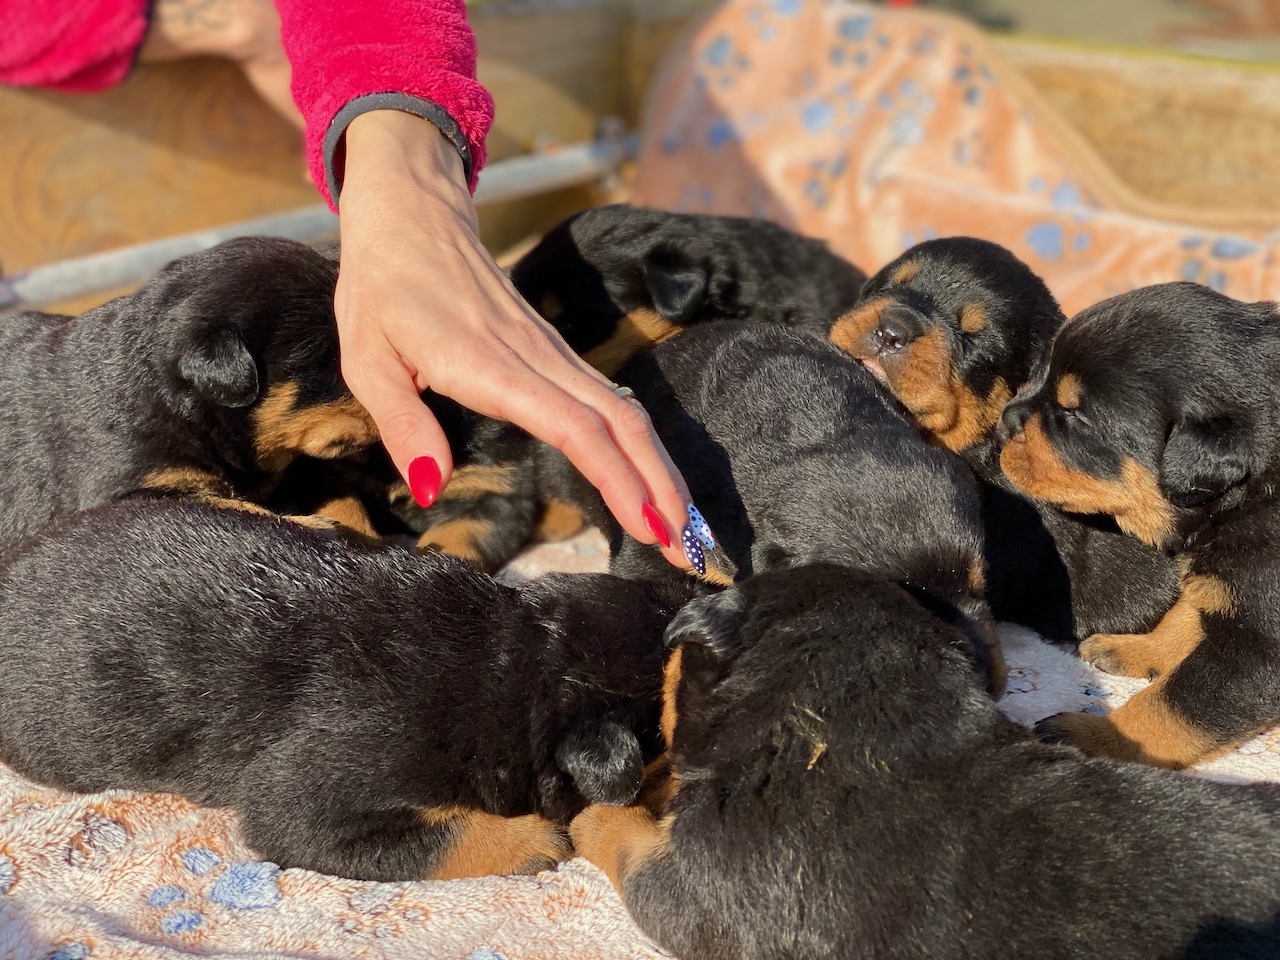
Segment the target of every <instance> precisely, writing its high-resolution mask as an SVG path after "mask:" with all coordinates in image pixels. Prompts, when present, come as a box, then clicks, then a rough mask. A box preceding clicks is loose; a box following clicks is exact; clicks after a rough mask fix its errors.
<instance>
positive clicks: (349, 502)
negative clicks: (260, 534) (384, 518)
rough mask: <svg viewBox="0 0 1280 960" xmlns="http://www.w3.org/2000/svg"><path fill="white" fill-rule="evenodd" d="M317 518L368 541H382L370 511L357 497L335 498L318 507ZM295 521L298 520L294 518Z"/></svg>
mask: <svg viewBox="0 0 1280 960" xmlns="http://www.w3.org/2000/svg"><path fill="white" fill-rule="evenodd" d="M316 516H319V517H325V518H327V519H329V520H332V521H333V522H334V523H336V524H338V526H340V527H343V528H345V529H346V530H350V531H351V532H352V533H357V534H359V535H360V536H362V537H364V538H365V539H367V540H380V539H381V537H380V536H379V535H378V531H377V530H375V529H374V527H373V520H372V519H370V517H369V511H368V510H366V509H365V506H364V504H363V503H361V502H360V498H359V497H357V496H345V497H334V498H333V499H332V500H326V501H325V502H324V503H322V504H320V506H318V507H316ZM293 519H297V518H296V517H294V518H293Z"/></svg>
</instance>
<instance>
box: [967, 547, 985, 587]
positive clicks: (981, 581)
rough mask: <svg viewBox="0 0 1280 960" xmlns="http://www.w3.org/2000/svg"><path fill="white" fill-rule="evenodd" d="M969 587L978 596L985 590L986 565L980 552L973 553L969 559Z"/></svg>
mask: <svg viewBox="0 0 1280 960" xmlns="http://www.w3.org/2000/svg"><path fill="white" fill-rule="evenodd" d="M969 588H970V589H971V590H973V592H974V593H976V594H977V595H978V596H982V595H983V594H984V593H986V592H987V565H986V563H985V562H984V561H983V559H982V555H981V554H974V555H973V557H972V558H971V559H970V560H969Z"/></svg>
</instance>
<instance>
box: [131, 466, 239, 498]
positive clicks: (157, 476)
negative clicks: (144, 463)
mask: <svg viewBox="0 0 1280 960" xmlns="http://www.w3.org/2000/svg"><path fill="white" fill-rule="evenodd" d="M141 487H142V489H144V490H168V491H172V492H173V493H185V494H188V495H201V494H207V495H209V496H214V497H232V496H234V494H235V490H234V488H233V487H232V486H231V484H230V483H229V482H228V481H227V480H226V479H225V478H224V477H220V476H218V474H216V473H213V472H211V471H209V470H202V469H200V468H199V467H161V468H160V469H159V470H152V471H151V472H150V473H148V474H147V475H146V476H145V477H143V478H142V483H141Z"/></svg>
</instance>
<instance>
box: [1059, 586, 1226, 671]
mask: <svg viewBox="0 0 1280 960" xmlns="http://www.w3.org/2000/svg"><path fill="white" fill-rule="evenodd" d="M1234 608H1235V598H1234V597H1233V596H1232V594H1231V588H1230V587H1229V586H1228V585H1227V584H1226V582H1224V581H1222V580H1220V579H1218V578H1217V577H1213V576H1206V575H1204V574H1195V575H1192V576H1189V577H1187V578H1186V579H1184V580H1183V583H1182V594H1181V596H1179V597H1178V600H1177V602H1176V603H1174V605H1173V606H1172V607H1171V608H1170V609H1169V611H1168V612H1167V613H1165V615H1164V616H1163V617H1162V618H1161V619H1160V622H1159V623H1157V624H1156V625H1155V626H1154V627H1153V628H1152V629H1151V632H1150V633H1097V634H1094V635H1093V636H1092V637H1089V638H1088V639H1087V640H1085V641H1084V642H1083V643H1081V644H1080V657H1081V658H1082V659H1083V660H1085V661H1087V662H1089V663H1092V664H1093V665H1094V666H1095V667H1097V668H1098V669H1099V670H1105V671H1106V672H1107V673H1114V674H1118V675H1119V676H1123V677H1142V678H1144V679H1146V678H1153V677H1157V676H1163V675H1164V674H1166V673H1169V672H1170V671H1172V670H1173V669H1174V668H1175V667H1177V666H1178V664H1180V663H1181V662H1182V661H1183V660H1185V659H1186V658H1187V657H1188V656H1189V655H1190V654H1191V651H1193V650H1194V649H1195V648H1196V647H1198V646H1199V645H1200V642H1201V641H1202V640H1204V623H1203V616H1204V615H1205V614H1223V613H1230V612H1231V611H1232V610H1233V609H1234Z"/></svg>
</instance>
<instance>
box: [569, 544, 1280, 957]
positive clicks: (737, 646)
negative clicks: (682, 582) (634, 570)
mask: <svg viewBox="0 0 1280 960" xmlns="http://www.w3.org/2000/svg"><path fill="white" fill-rule="evenodd" d="M667 636H668V639H669V641H670V642H671V643H673V644H678V646H677V648H676V653H675V654H673V656H672V659H671V660H670V661H669V662H668V667H667V685H666V699H665V702H664V709H663V731H664V733H666V734H667V735H668V736H669V738H670V743H671V767H672V771H673V773H672V777H671V781H670V782H669V783H668V784H667V788H668V791H669V793H671V794H672V795H670V796H669V797H668V798H666V799H665V801H663V800H662V799H661V798H658V802H659V804H660V805H659V808H658V810H657V812H656V814H655V813H654V812H652V811H651V810H649V809H647V808H645V807H638V806H636V807H630V808H627V807H621V808H620V807H590V808H588V809H587V810H586V811H585V812H584V813H582V814H581V815H580V816H579V817H578V818H577V819H576V820H574V822H573V824H572V827H571V835H572V837H573V840H574V843H575V846H576V848H577V850H578V852H579V853H580V854H582V855H584V856H586V857H587V858H588V859H589V860H591V861H592V862H594V863H595V864H597V865H598V866H600V867H601V868H602V869H603V870H604V871H605V873H606V874H608V876H609V878H610V879H611V880H612V881H613V883H614V885H615V887H616V888H617V889H618V891H619V893H620V894H621V896H622V898H623V900H624V901H625V903H626V905H627V907H628V909H629V910H630V912H631V914H632V916H633V917H635V919H636V921H637V923H639V925H640V927H641V928H642V929H643V930H644V931H645V932H646V933H647V934H648V935H649V936H651V937H652V938H653V939H654V940H656V941H657V942H658V943H659V944H660V945H661V946H662V947H663V948H665V949H667V950H669V951H671V952H672V953H674V954H676V955H677V956H680V957H688V958H695V957H696V958H698V960H718V958H725V960H729V958H732V960H816V958H832V960H834V958H841V960H844V958H862V957H865V958H876V960H880V958H886V957H893V958H899V960H907V958H920V960H950V958H955V960H960V958H978V957H981V958H983V960H1005V958H1007V960H1026V958H1030V957H1045V958H1048V957H1053V958H1060V960H1067V958H1081V960H1084V958H1092V957H1095V956H1097V955H1098V952H1099V950H1100V945H1104V946H1103V947H1102V949H1104V950H1105V952H1106V953H1107V954H1108V955H1109V956H1115V957H1117V958H1123V960H1140V958H1151V960H1154V958H1168V957H1183V958H1207V957H1219V958H1227V957H1230V958H1233V960H1246V958H1253V960H1264V958H1274V957H1276V956H1280V858H1277V856H1276V851H1277V849H1280V789H1277V787H1276V786H1275V785H1274V784H1265V785H1264V784H1257V785H1245V786H1240V785H1226V784H1221V783H1213V782H1208V781H1203V780H1197V779H1194V778H1190V777H1185V776H1181V775H1178V774H1172V773H1169V772H1167V771H1162V770H1152V769H1150V768H1146V767H1141V766H1136V765H1131V764H1118V763H1113V762H1110V761H1105V760H1089V759H1086V758H1082V757H1081V756H1080V755H1079V754H1078V753H1075V752H1074V751H1071V750H1066V749H1063V748H1061V747H1056V746H1052V745H1049V744H1044V743H1040V742H1039V741H1037V740H1036V739H1035V738H1034V737H1033V736H1032V735H1030V734H1029V733H1028V732H1027V731H1026V730H1024V729H1023V728H1022V727H1020V726H1018V725H1016V724H1013V723H1011V722H1010V721H1008V720H1006V719H1004V718H1003V717H1002V716H1001V715H1000V714H999V712H998V711H997V709H996V707H995V705H994V704H993V703H992V702H991V700H990V698H988V697H987V696H985V695H984V694H983V692H982V691H981V689H980V688H979V686H978V684H977V683H975V679H974V674H973V667H972V660H971V651H970V649H969V645H968V641H967V639H966V637H965V636H964V635H963V633H962V632H960V631H959V630H956V629H955V628H953V627H951V626H948V625H947V624H945V623H943V622H941V621H940V620H938V619H937V618H936V617H934V616H932V615H931V614H930V613H929V612H928V611H926V610H925V609H923V608H922V607H921V606H920V605H919V604H918V603H917V602H916V601H915V599H914V598H912V597H911V596H910V595H908V593H907V592H906V591H904V590H903V589H901V588H900V587H898V586H896V585H893V584H887V583H878V582H874V581H870V580H867V579H865V578H862V577H860V575H859V574H857V573H856V572H854V571H850V570H843V569H838V568H829V567H811V568H799V569H793V570H786V571H775V572H771V573H766V574H761V575H760V576H758V577H755V578H753V579H751V580H748V581H746V582H744V583H742V584H741V585H740V586H738V587H735V588H734V589H732V590H729V591H726V592H725V593H722V594H719V595H717V596H713V597H707V598H703V599H700V600H695V601H694V602H693V603H691V604H689V605H687V606H686V607H685V608H684V610H682V611H681V612H680V614H679V615H678V616H677V617H676V619H675V620H674V621H673V622H672V624H671V626H670V627H669V629H668V632H667Z"/></svg>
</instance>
